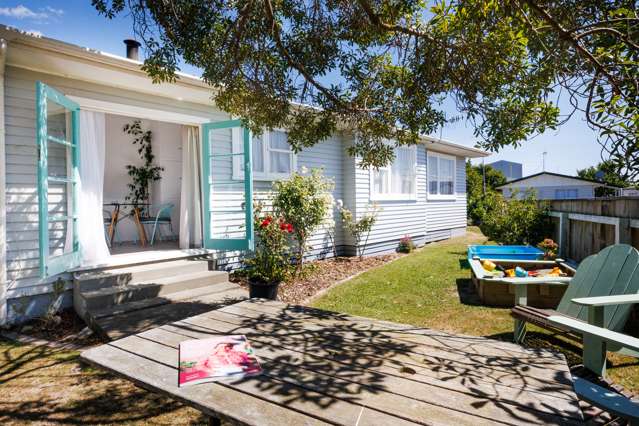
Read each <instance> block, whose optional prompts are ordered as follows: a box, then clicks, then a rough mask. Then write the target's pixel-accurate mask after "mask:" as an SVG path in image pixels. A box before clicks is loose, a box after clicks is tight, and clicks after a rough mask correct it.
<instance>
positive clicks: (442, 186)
mask: <svg viewBox="0 0 639 426" xmlns="http://www.w3.org/2000/svg"><path fill="white" fill-rule="evenodd" d="M439 193H440V194H443V195H453V193H454V192H453V181H450V180H449V181H441V182H439Z"/></svg>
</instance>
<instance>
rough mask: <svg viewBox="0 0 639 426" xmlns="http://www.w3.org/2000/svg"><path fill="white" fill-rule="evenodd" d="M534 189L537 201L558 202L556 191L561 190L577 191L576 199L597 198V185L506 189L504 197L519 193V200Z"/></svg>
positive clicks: (515, 187) (514, 187)
mask: <svg viewBox="0 0 639 426" xmlns="http://www.w3.org/2000/svg"><path fill="white" fill-rule="evenodd" d="M531 188H532V189H534V190H535V194H536V196H537V199H539V200H557V199H559V198H558V197H557V194H556V192H555V191H557V190H558V189H559V190H575V191H577V197H576V198H575V199H588V198H595V188H596V185H555V186H536V187H530V186H513V187H511V188H504V189H503V194H504V197H506V198H510V197H511V196H512V193H513V192H515V191H518V194H517V196H518V198H522V197H523V195H524V193H525V192H526V190H528V189H531Z"/></svg>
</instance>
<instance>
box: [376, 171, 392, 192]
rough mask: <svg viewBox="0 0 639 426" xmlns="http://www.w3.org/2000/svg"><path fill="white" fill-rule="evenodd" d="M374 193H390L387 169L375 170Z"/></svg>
mask: <svg viewBox="0 0 639 426" xmlns="http://www.w3.org/2000/svg"><path fill="white" fill-rule="evenodd" d="M373 193H374V194H388V193H389V187H388V170H387V169H379V170H373Z"/></svg>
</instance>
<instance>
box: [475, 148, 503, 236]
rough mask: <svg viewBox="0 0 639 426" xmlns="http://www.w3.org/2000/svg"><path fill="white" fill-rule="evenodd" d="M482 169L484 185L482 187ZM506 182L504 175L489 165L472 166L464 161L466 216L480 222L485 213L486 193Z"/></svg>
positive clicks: (492, 191)
mask: <svg viewBox="0 0 639 426" xmlns="http://www.w3.org/2000/svg"><path fill="white" fill-rule="evenodd" d="M484 170H485V171H486V175H485V187H484ZM505 183H506V176H504V174H503V173H502V172H500V171H499V170H496V169H493V168H492V167H491V166H484V165H483V164H480V165H478V166H473V165H472V164H471V163H470V161H466V196H467V197H468V199H467V203H468V209H467V210H468V217H469V218H470V219H471V220H472V221H473V222H474V223H481V222H482V220H483V217H484V215H485V214H486V195H487V193H488V194H490V193H494V192H496V191H495V189H496V188H497V187H498V186H501V185H503V184H505ZM484 188H485V191H484Z"/></svg>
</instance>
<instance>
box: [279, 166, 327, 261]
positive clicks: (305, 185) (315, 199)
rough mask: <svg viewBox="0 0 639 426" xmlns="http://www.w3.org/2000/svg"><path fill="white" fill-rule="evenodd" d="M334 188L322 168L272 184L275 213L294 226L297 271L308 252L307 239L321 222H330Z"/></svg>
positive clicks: (295, 174) (293, 175)
mask: <svg viewBox="0 0 639 426" xmlns="http://www.w3.org/2000/svg"><path fill="white" fill-rule="evenodd" d="M333 187H334V184H333V182H332V181H331V180H330V179H327V178H325V177H324V176H323V175H322V170H321V169H312V170H311V172H310V173H308V174H305V173H304V172H302V173H293V174H292V175H291V177H290V178H289V179H286V180H281V181H276V182H274V183H273V192H274V197H273V211H274V214H275V215H276V216H278V217H282V218H283V219H284V220H285V221H286V222H287V223H290V224H291V225H292V226H293V233H292V235H293V237H294V238H295V241H296V242H297V251H296V258H297V266H298V267H297V271H298V272H299V271H300V270H301V266H302V262H303V261H304V254H305V253H306V250H307V249H308V239H309V238H310V236H311V235H312V234H313V232H314V231H315V230H317V228H318V227H319V226H320V225H321V224H322V222H324V221H325V220H328V218H327V215H328V213H329V210H330V207H331V205H332V204H333V196H332V195H331V192H330V191H331V190H332V189H333Z"/></svg>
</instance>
